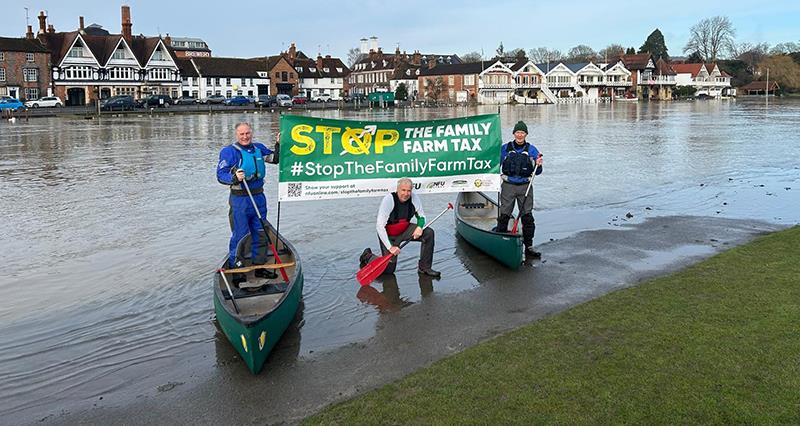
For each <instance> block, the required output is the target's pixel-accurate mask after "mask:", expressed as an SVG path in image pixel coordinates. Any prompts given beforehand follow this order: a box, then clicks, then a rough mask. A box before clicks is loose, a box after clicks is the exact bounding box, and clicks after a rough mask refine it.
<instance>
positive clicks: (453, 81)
mask: <svg viewBox="0 0 800 426" xmlns="http://www.w3.org/2000/svg"><path fill="white" fill-rule="evenodd" d="M447 84H449V85H451V86H452V85H454V84H456V76H454V75H448V76H447Z"/></svg>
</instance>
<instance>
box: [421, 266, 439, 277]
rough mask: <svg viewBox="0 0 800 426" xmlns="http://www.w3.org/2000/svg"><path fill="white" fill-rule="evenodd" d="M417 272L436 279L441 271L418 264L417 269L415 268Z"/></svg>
mask: <svg viewBox="0 0 800 426" xmlns="http://www.w3.org/2000/svg"><path fill="white" fill-rule="evenodd" d="M417 273H418V274H420V275H427V276H429V277H432V278H435V279H437V280H438V279H439V278H442V273H441V272H439V271H437V270H434V269H431V267H430V266H429V267H427V268H425V267H422V266H420V267H419V269H417Z"/></svg>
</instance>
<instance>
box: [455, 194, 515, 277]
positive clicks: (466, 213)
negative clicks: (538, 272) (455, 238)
mask: <svg viewBox="0 0 800 426" xmlns="http://www.w3.org/2000/svg"><path fill="white" fill-rule="evenodd" d="M456 202H457V205H456V211H455V219H456V232H457V233H458V235H461V237H462V238H464V239H465V240H467V242H468V243H470V244H472V245H473V246H475V247H477V248H478V249H480V250H481V251H483V252H484V253H486V254H488V255H489V256H491V257H493V258H494V259H496V260H497V261H498V262H500V263H502V264H503V265H506V266H507V267H509V268H511V269H514V270H516V269H519V266H520V265H521V264H522V236H521V235H519V234H511V233H505V232H495V231H493V230H492V229H493V228H494V227H495V226H497V215H498V209H499V206H498V205H497V203H496V202H495V201H494V200H492V199H491V198H489V197H487V196H486V194H484V193H482V192H461V193H459V194H458V198H457V200H456Z"/></svg>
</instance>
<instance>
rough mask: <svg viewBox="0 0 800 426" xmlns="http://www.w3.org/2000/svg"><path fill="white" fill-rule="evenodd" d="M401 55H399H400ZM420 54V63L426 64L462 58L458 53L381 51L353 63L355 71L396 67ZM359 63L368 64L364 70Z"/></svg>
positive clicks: (449, 61)
mask: <svg viewBox="0 0 800 426" xmlns="http://www.w3.org/2000/svg"><path fill="white" fill-rule="evenodd" d="M398 55H399V56H398ZM416 55H419V64H415V65H424V66H426V65H427V64H428V62H429V61H436V63H437V64H443V65H445V64H460V63H462V61H461V58H459V57H458V55H456V54H449V55H440V54H434V53H427V54H426V53H402V54H398V53H383V52H382V51H379V52H377V53H375V52H373V55H369V54H368V55H367V56H366V57H364V58H363V59H361V60H360V61H358V62H356V63H355V64H354V65H353V71H380V70H391V69H394V68H395V66H397V65H398V64H400V63H403V62H410V63H414V62H415V60H414V58H415V56H416ZM358 65H366V67H365V68H364V69H363V70H362V69H359V68H360V67H359V66H358Z"/></svg>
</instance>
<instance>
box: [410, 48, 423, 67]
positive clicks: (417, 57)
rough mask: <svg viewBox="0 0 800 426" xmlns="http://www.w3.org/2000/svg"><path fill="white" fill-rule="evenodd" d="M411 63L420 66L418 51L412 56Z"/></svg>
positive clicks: (420, 58)
mask: <svg viewBox="0 0 800 426" xmlns="http://www.w3.org/2000/svg"><path fill="white" fill-rule="evenodd" d="M411 63H412V64H414V65H421V64H422V57H421V55H420V54H419V50H415V51H414V54H413V55H412V56H411Z"/></svg>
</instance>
